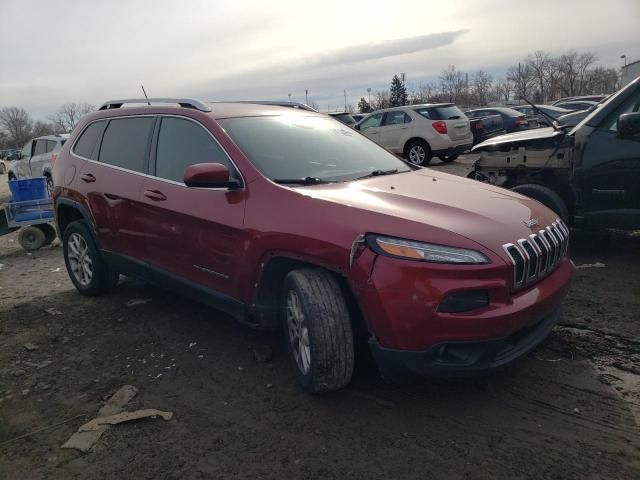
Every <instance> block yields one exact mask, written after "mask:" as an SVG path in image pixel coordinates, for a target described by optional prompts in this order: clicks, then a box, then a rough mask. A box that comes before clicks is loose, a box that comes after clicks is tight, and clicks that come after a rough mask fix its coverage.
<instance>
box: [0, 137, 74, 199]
mask: <svg viewBox="0 0 640 480" xmlns="http://www.w3.org/2000/svg"><path fill="white" fill-rule="evenodd" d="M68 138H69V134H68V133H63V134H56V135H45V136H44V137H38V138H34V139H32V140H29V141H28V142H27V144H26V145H25V146H24V148H23V149H22V151H21V152H20V155H19V158H18V159H17V160H13V161H12V162H11V163H10V164H9V166H8V172H7V173H8V175H9V180H20V179H23V178H32V177H47V189H48V190H49V193H51V190H52V189H53V181H52V180H51V166H52V164H53V162H54V161H55V159H56V157H57V156H58V152H59V151H60V149H61V148H62V146H63V145H64V142H66V141H67V139H68Z"/></svg>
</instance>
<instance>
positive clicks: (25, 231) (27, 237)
mask: <svg viewBox="0 0 640 480" xmlns="http://www.w3.org/2000/svg"><path fill="white" fill-rule="evenodd" d="M45 240H46V236H45V233H44V231H43V230H41V229H39V228H38V227H36V226H29V227H23V228H21V229H20V234H19V235H18V242H19V243H20V246H21V247H22V248H24V249H25V250H26V251H27V252H33V251H34V250H38V249H39V248H41V247H42V246H43V245H44V244H45Z"/></svg>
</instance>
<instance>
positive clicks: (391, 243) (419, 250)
mask: <svg viewBox="0 0 640 480" xmlns="http://www.w3.org/2000/svg"><path fill="white" fill-rule="evenodd" d="M367 242H368V244H369V246H370V247H371V248H372V249H373V251H374V252H376V253H378V254H381V255H386V256H389V257H396V258H404V259H407V260H417V261H423V262H431V263H458V264H467V265H468V264H483V263H489V259H488V258H487V257H486V256H485V255H483V254H482V253H480V252H478V251H476V250H469V249H467V248H458V247H447V246H446V245H435V244H432V243H422V242H412V241H410V240H402V239H400V238H392V237H383V236H379V235H367Z"/></svg>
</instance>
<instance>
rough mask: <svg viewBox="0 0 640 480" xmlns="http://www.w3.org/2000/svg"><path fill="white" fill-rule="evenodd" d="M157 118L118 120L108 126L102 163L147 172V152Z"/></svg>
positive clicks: (101, 156) (101, 148)
mask: <svg viewBox="0 0 640 480" xmlns="http://www.w3.org/2000/svg"><path fill="white" fill-rule="evenodd" d="M154 121H155V118H154V117H138V118H118V119H114V120H111V121H110V122H109V124H108V125H107V129H106V131H105V132H104V137H103V139H102V145H101V147H100V157H99V160H100V162H103V163H107V164H109V165H114V166H116V167H122V168H126V169H127V170H133V171H135V172H145V171H146V151H147V145H148V144H149V140H150V138H151V132H152V131H153V125H154Z"/></svg>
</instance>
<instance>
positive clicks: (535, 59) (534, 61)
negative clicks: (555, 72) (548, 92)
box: [527, 50, 554, 103]
mask: <svg viewBox="0 0 640 480" xmlns="http://www.w3.org/2000/svg"><path fill="white" fill-rule="evenodd" d="M553 65H554V64H553V62H552V61H551V56H550V55H549V54H548V53H547V52H545V51H543V50H536V51H535V52H533V54H531V55H529V56H528V57H527V66H528V67H529V69H530V70H531V76H532V77H533V78H534V79H535V82H536V83H537V85H536V86H537V88H538V92H537V95H536V97H537V98H536V101H537V102H539V103H544V102H545V100H546V96H545V87H546V86H547V81H548V79H549V75H550V73H551V72H550V70H551V68H552V66H553Z"/></svg>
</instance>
